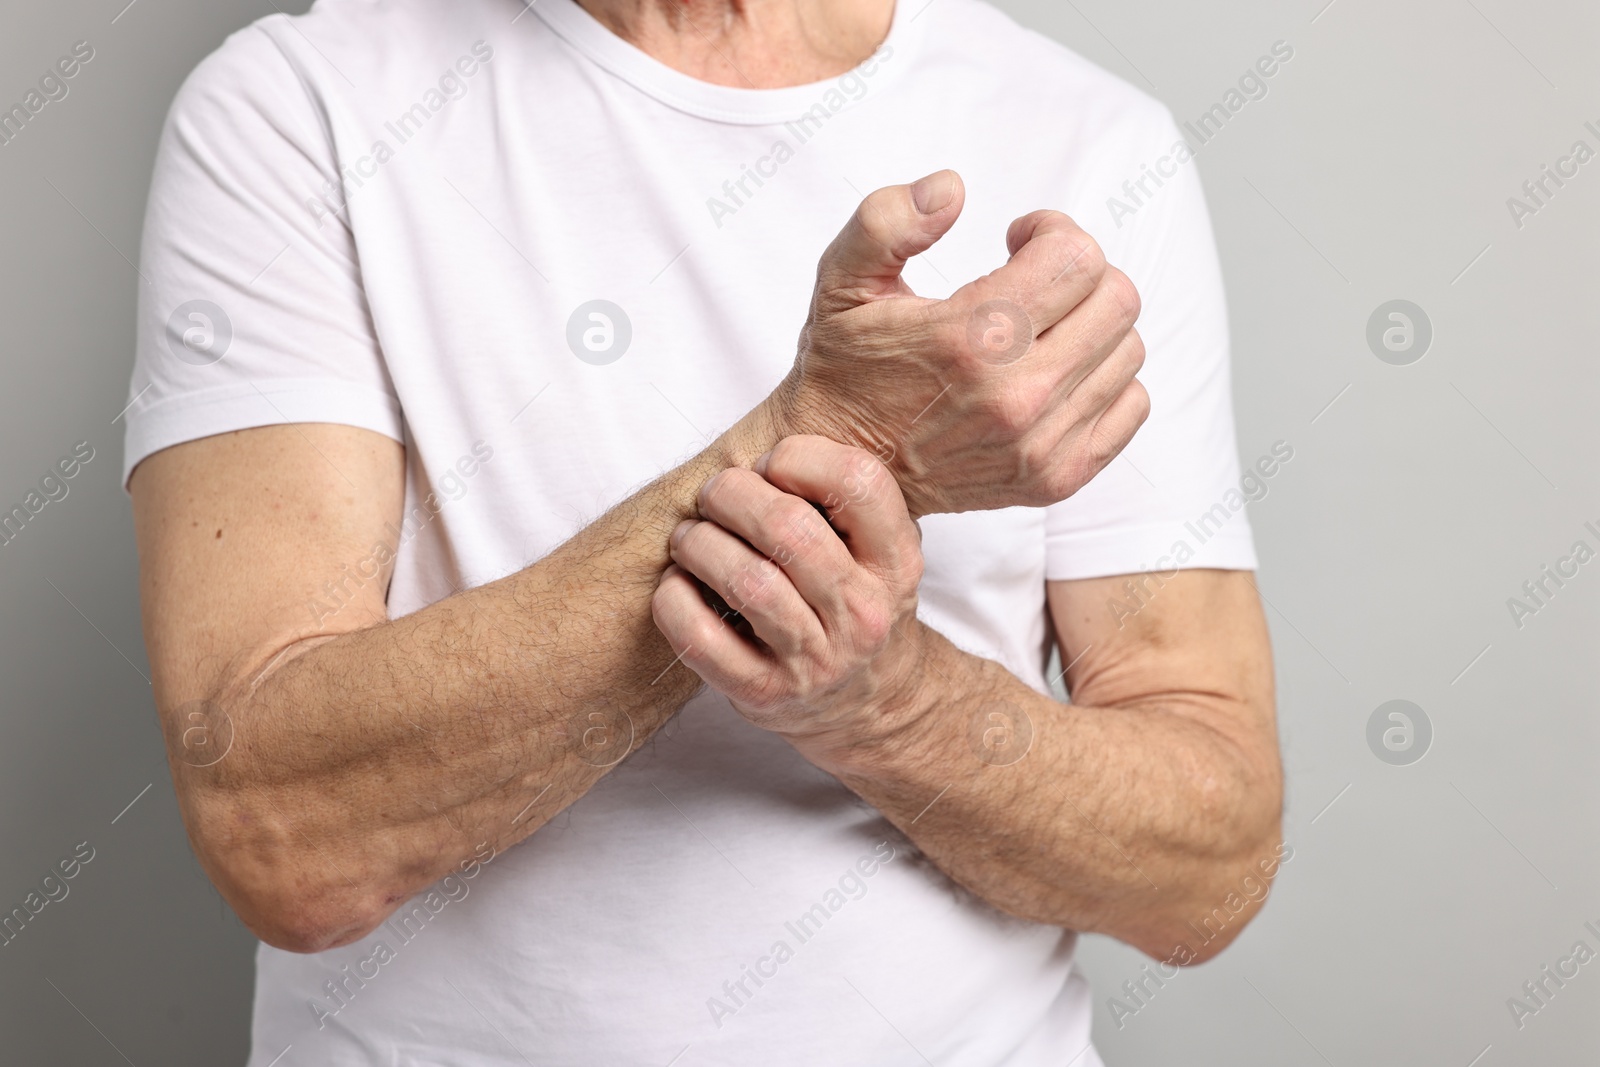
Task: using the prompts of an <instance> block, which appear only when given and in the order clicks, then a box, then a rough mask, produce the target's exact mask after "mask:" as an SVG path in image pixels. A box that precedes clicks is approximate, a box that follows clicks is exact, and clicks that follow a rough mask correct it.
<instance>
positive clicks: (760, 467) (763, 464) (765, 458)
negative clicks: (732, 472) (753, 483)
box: [750, 452, 772, 478]
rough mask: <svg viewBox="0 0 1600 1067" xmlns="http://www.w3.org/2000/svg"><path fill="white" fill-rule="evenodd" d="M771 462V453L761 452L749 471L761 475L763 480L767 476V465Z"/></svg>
mask: <svg viewBox="0 0 1600 1067" xmlns="http://www.w3.org/2000/svg"><path fill="white" fill-rule="evenodd" d="M771 462H772V453H771V452H763V453H761V455H760V456H758V457H757V458H756V461H755V464H754V465H753V466H751V468H750V469H751V470H753V471H755V472H756V473H757V474H759V475H761V477H763V478H765V477H766V476H767V464H769V463H771Z"/></svg>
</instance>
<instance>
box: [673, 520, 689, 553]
mask: <svg viewBox="0 0 1600 1067" xmlns="http://www.w3.org/2000/svg"><path fill="white" fill-rule="evenodd" d="M694 523H695V520H693V519H684V520H683V521H682V522H680V523H678V525H677V526H675V527H673V529H672V536H671V537H669V538H668V539H667V543H668V544H670V545H671V546H672V547H673V548H677V547H678V542H679V541H682V540H683V535H684V534H686V533H688V532H689V527H691V526H693V525H694Z"/></svg>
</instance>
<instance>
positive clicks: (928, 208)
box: [911, 170, 956, 215]
mask: <svg viewBox="0 0 1600 1067" xmlns="http://www.w3.org/2000/svg"><path fill="white" fill-rule="evenodd" d="M955 195H956V183H955V180H954V178H953V176H952V175H951V173H950V172H949V171H947V170H941V171H939V172H938V173H937V174H930V175H928V176H927V177H926V178H923V179H922V180H920V181H918V182H916V183H915V184H914V185H912V186H911V202H912V203H913V204H916V205H917V210H918V211H920V212H922V213H923V214H924V215H933V214H937V213H938V212H940V211H943V210H944V209H945V208H947V207H949V206H950V201H951V200H953V199H955Z"/></svg>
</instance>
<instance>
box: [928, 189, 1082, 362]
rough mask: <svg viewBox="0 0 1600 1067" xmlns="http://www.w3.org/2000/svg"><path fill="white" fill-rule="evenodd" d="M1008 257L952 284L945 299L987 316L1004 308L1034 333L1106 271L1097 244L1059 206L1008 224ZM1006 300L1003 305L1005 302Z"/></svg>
mask: <svg viewBox="0 0 1600 1067" xmlns="http://www.w3.org/2000/svg"><path fill="white" fill-rule="evenodd" d="M1006 244H1007V247H1009V248H1010V249H1011V259H1010V260H1009V261H1008V262H1007V263H1006V264H1005V266H1003V267H1001V268H1000V269H998V270H996V271H993V272H991V273H990V274H987V275H985V276H984V277H982V278H979V279H978V280H977V281H975V282H971V283H969V284H967V285H965V286H963V287H962V288H961V289H959V290H957V291H956V293H955V295H953V296H952V297H951V298H950V300H951V303H952V304H954V305H956V306H957V307H961V308H968V309H971V313H972V314H979V315H983V316H985V317H987V315H989V314H992V313H993V311H994V310H996V309H998V310H1000V311H1002V312H1004V311H1007V310H1009V311H1010V314H1011V317H1012V318H1013V319H1015V320H1017V321H1015V322H1013V323H1011V324H1010V326H1011V328H1012V329H1014V330H1015V331H1017V332H1018V333H1021V332H1023V331H1024V330H1026V331H1027V336H1031V337H1037V336H1039V335H1041V334H1043V333H1044V332H1045V331H1046V330H1048V329H1050V327H1052V326H1054V325H1055V324H1056V323H1058V322H1060V321H1061V320H1062V318H1063V317H1065V316H1066V315H1067V314H1068V313H1069V312H1070V311H1072V309H1073V308H1075V307H1077V306H1078V305H1079V304H1080V303H1082V302H1083V301H1084V300H1085V299H1086V298H1087V297H1088V296H1089V294H1090V293H1092V292H1094V290H1095V287H1096V286H1097V285H1099V283H1100V279H1101V278H1102V277H1103V276H1104V274H1105V272H1106V260H1105V254H1104V253H1103V252H1102V251H1101V250H1100V246H1099V245H1098V244H1097V243H1096V242H1095V240H1094V238H1092V237H1090V236H1089V235H1088V234H1087V233H1085V232H1084V231H1083V229H1082V228H1081V227H1079V226H1078V224H1077V223H1075V222H1073V221H1072V219H1070V218H1068V217H1067V216H1066V215H1063V214H1062V213H1061V212H1059V211H1036V212H1034V213H1032V214H1031V215H1024V216H1023V217H1022V218H1020V219H1018V220H1017V221H1016V222H1014V223H1012V224H1011V229H1010V230H1009V231H1008V233H1007V235H1006ZM1008 304H1009V305H1010V306H1011V307H1010V309H1007V308H1006V307H1005V305H1008Z"/></svg>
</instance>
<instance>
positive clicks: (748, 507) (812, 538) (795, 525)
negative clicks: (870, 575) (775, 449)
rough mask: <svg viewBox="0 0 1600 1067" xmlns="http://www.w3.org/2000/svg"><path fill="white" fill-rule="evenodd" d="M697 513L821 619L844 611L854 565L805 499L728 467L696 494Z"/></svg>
mask: <svg viewBox="0 0 1600 1067" xmlns="http://www.w3.org/2000/svg"><path fill="white" fill-rule="evenodd" d="M700 514H701V515H702V516H704V517H705V518H707V519H710V520H711V521H712V522H715V523H716V524H717V525H718V526H721V527H722V528H723V529H724V530H727V531H728V532H730V533H733V534H736V535H738V536H739V537H742V538H744V540H745V541H747V542H749V544H750V545H751V546H752V547H753V548H754V549H755V550H756V551H757V552H759V553H760V554H761V555H763V556H765V557H767V558H768V559H770V560H771V561H772V562H773V563H775V564H777V565H778V566H779V567H781V568H783V572H784V573H785V574H786V575H788V576H789V580H790V581H791V582H793V583H794V587H795V589H797V590H798V591H799V593H800V595H801V597H803V598H804V599H805V602H806V603H807V604H809V605H811V607H812V608H814V609H815V610H816V613H817V614H818V615H820V616H821V617H822V618H823V619H827V618H829V617H832V616H834V615H837V614H838V613H839V612H840V611H841V610H842V609H843V607H844V600H843V592H842V590H843V586H844V584H845V583H846V582H847V581H848V580H849V577H850V575H851V573H852V572H853V571H854V570H855V568H856V561H855V559H854V558H852V557H851V555H850V550H849V549H848V548H846V547H845V543H844V542H843V541H842V540H840V538H839V535H838V534H837V533H835V532H834V530H833V528H832V527H830V526H829V525H828V522H827V520H826V519H824V518H823V517H822V514H821V513H820V512H819V511H817V509H816V507H815V506H814V505H812V504H811V502H810V501H809V500H807V499H805V498H803V497H801V496H797V495H794V494H791V493H788V492H785V491H784V490H782V489H779V488H777V487H776V486H774V485H773V484H772V483H771V482H769V481H768V480H767V479H766V478H763V477H762V476H761V475H759V474H756V473H755V472H754V471H749V470H745V469H744V468H742V467H730V468H729V469H727V470H725V471H723V472H722V473H721V474H718V475H717V476H716V477H714V478H712V479H711V480H710V481H708V482H706V484H705V486H704V488H702V489H701V490H700Z"/></svg>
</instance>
